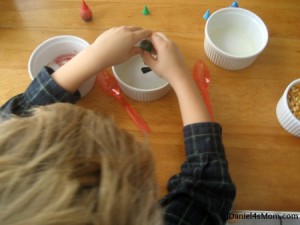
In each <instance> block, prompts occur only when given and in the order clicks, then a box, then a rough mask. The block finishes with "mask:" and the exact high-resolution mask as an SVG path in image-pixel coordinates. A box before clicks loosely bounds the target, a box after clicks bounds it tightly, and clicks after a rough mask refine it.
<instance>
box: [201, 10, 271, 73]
mask: <svg viewBox="0 0 300 225" xmlns="http://www.w3.org/2000/svg"><path fill="white" fill-rule="evenodd" d="M267 42H268V30H267V27H266V25H265V24H264V22H263V21H262V20H261V19H260V18H259V17H258V16H257V15H256V14H254V13H253V12H251V11H249V10H246V9H242V8H233V7H230V8H224V9H220V10H218V11H216V12H214V13H213V14H212V15H211V16H210V17H209V19H208V20H207V22H206V25H205V39H204V49H205V53H206V55H207V57H208V58H209V59H210V60H211V61H212V62H213V63H214V64H216V65H217V66H219V67H222V68H224V69H229V70H239V69H243V68H246V67H248V66H250V65H251V64H252V63H253V62H254V61H255V59H256V58H257V56H258V55H259V54H260V53H261V52H262V51H263V50H264V48H265V47H266V45H267Z"/></svg>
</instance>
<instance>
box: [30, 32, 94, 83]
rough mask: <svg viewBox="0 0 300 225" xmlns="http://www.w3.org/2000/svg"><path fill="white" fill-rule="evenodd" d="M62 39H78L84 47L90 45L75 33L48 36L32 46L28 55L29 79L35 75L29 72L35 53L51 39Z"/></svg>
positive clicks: (51, 40)
mask: <svg viewBox="0 0 300 225" xmlns="http://www.w3.org/2000/svg"><path fill="white" fill-rule="evenodd" d="M63 39H66V41H67V40H74V41H80V42H81V43H83V44H85V45H86V47H88V46H89V45H90V44H89V43H88V42H87V41H86V40H84V39H83V38H81V37H78V36H75V35H58V36H53V37H50V38H48V39H46V40H44V41H43V42H41V43H40V44H39V45H38V46H37V47H35V48H34V50H33V51H32V53H31V55H30V57H29V60H28V66H27V69H28V74H29V76H30V78H31V80H33V79H34V78H35V77H36V76H34V75H33V74H32V73H31V70H32V69H31V67H32V65H33V63H32V62H33V60H34V59H35V57H36V56H37V54H39V52H40V51H41V50H42V49H43V48H44V47H45V45H49V44H51V42H53V41H59V40H63Z"/></svg>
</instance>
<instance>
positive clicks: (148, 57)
mask: <svg viewBox="0 0 300 225" xmlns="http://www.w3.org/2000/svg"><path fill="white" fill-rule="evenodd" d="M142 55H143V60H144V63H145V64H146V65H147V66H149V67H150V68H151V69H152V68H153V67H154V65H155V63H156V59H154V58H153V56H152V54H151V53H150V52H148V51H143V53H142Z"/></svg>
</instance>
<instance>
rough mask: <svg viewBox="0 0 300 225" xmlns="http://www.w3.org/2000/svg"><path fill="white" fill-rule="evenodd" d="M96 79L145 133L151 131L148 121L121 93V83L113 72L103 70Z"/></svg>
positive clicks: (102, 88)
mask: <svg viewBox="0 0 300 225" xmlns="http://www.w3.org/2000/svg"><path fill="white" fill-rule="evenodd" d="M96 80H97V83H98V84H99V86H100V88H101V90H102V91H103V92H105V93H106V94H107V95H110V96H113V97H114V98H115V99H116V100H117V101H118V102H119V103H120V104H121V105H122V106H123V107H124V109H125V110H126V112H127V113H128V115H129V116H130V118H131V119H132V120H133V122H134V123H135V124H136V126H137V127H138V128H139V129H140V130H141V131H142V132H143V133H150V128H149V127H148V125H147V124H146V122H145V121H144V120H143V119H142V117H141V116H140V115H139V114H138V113H137V111H136V110H135V109H134V108H133V107H132V106H131V105H130V104H129V102H128V101H127V100H126V99H125V98H124V96H123V95H122V94H121V90H120V87H119V84H118V82H117V80H116V79H115V77H114V76H113V75H112V74H110V73H109V72H107V71H102V72H101V73H99V74H98V75H97V76H96Z"/></svg>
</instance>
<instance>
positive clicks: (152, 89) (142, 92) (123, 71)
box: [112, 55, 170, 101]
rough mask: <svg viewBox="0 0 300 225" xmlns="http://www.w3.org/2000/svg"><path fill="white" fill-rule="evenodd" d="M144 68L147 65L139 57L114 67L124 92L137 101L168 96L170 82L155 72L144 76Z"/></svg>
mask: <svg viewBox="0 0 300 225" xmlns="http://www.w3.org/2000/svg"><path fill="white" fill-rule="evenodd" d="M142 67H146V65H145V64H144V62H143V60H142V58H141V56H139V55H136V56H133V57H132V58H130V59H129V60H128V61H126V62H125V63H123V64H119V65H116V66H113V67H112V70H113V73H114V75H115V77H116V79H117V81H118V83H119V85H120V87H121V89H122V91H123V92H124V93H125V94H126V95H127V96H129V97H130V98H132V99H134V100H137V101H153V100H157V99H159V98H161V97H163V96H164V95H166V94H167V93H168V91H169V90H170V85H169V83H168V81H166V80H164V79H162V78H160V77H159V76H157V75H156V74H155V73H154V72H153V71H150V72H148V73H145V74H144V73H143V72H142V70H141V68H142Z"/></svg>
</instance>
